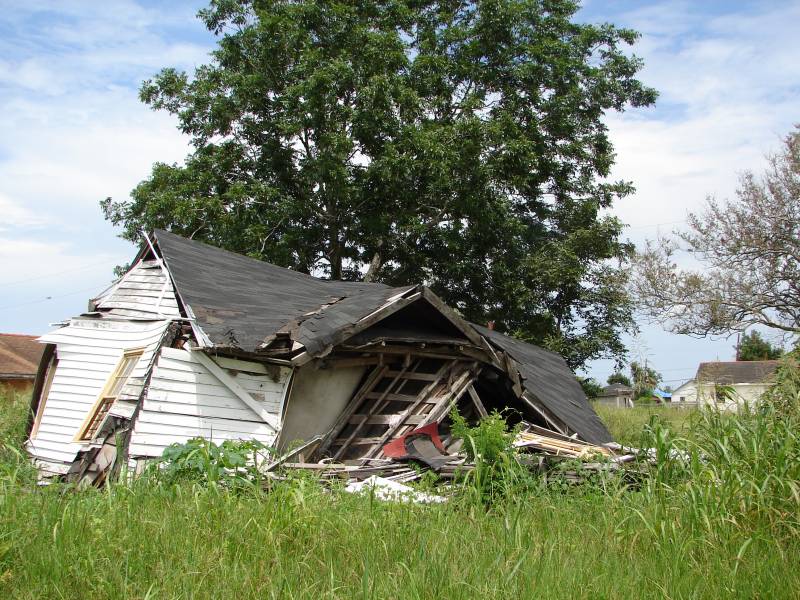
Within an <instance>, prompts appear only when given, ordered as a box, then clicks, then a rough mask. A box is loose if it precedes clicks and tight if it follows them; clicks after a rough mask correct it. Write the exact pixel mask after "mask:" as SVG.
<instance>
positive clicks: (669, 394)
mask: <svg viewBox="0 0 800 600" xmlns="http://www.w3.org/2000/svg"><path fill="white" fill-rule="evenodd" d="M653 395H654V396H658V397H659V398H672V392H666V391H664V390H662V389H659V388H656V389H654V390H653Z"/></svg>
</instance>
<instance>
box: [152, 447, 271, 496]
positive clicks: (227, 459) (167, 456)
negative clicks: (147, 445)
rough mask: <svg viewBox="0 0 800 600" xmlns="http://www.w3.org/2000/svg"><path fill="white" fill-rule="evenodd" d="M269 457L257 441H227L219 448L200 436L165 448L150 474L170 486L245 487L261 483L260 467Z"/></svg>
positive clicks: (267, 451)
mask: <svg viewBox="0 0 800 600" xmlns="http://www.w3.org/2000/svg"><path fill="white" fill-rule="evenodd" d="M269 457H270V452H269V449H268V448H267V447H266V446H264V444H262V443H261V442H258V441H257V440H236V441H234V440H226V441H224V442H222V444H219V445H217V444H215V443H214V442H211V441H209V440H206V439H204V438H199V437H198V438H192V439H190V440H189V441H187V442H186V443H184V444H178V443H176V444H172V445H171V446H169V447H167V448H166V449H164V452H163V454H162V455H161V460H160V461H159V462H157V463H155V462H154V463H153V464H152V466H151V469H150V472H149V473H150V476H151V477H155V478H156V479H159V480H160V481H164V482H167V483H176V482H181V481H189V482H195V483H208V484H218V483H219V484H224V485H233V486H235V485H246V484H251V483H254V482H258V481H260V480H261V473H260V471H259V468H258V467H259V466H260V465H263V463H264V462H265V461H266V460H268V459H269Z"/></svg>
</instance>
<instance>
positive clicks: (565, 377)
mask: <svg viewBox="0 0 800 600" xmlns="http://www.w3.org/2000/svg"><path fill="white" fill-rule="evenodd" d="M473 326H474V327H475V329H476V330H477V331H478V333H480V334H481V335H483V336H484V337H486V338H488V339H489V340H490V341H491V342H492V343H494V344H495V345H496V346H498V347H500V348H501V349H502V350H504V351H505V352H507V353H508V354H510V355H511V357H512V358H513V359H514V360H515V361H517V363H518V364H519V371H520V374H521V375H522V376H523V377H524V378H525V380H524V381H523V382H522V385H523V387H524V388H525V389H526V390H527V391H528V392H530V393H531V394H533V396H534V397H535V398H536V399H538V400H539V402H541V403H542V404H544V405H545V406H546V407H547V408H548V409H549V410H551V411H552V412H553V414H554V415H556V416H557V417H558V418H559V419H561V420H562V421H563V422H564V423H566V425H567V426H568V427H569V428H570V429H572V430H573V431H574V432H575V433H577V434H578V436H580V438H581V439H582V440H584V441H586V442H590V443H592V444H604V443H607V442H613V441H614V438H613V437H612V436H611V433H609V431H608V429H606V426H605V425H604V424H603V422H602V421H601V420H600V417H598V416H597V413H595V412H594V409H593V408H592V406H591V405H590V404H589V401H588V400H587V399H586V394H584V393H583V388H581V385H580V384H579V383H578V381H577V380H576V379H575V375H574V374H573V373H572V371H570V369H569V367H568V366H567V363H566V361H565V360H564V359H563V358H562V357H561V356H559V355H558V354H556V353H555V352H549V351H547V350H544V349H543V348H539V347H538V346H534V345H532V344H528V343H526V342H523V341H521V340H517V339H514V338H512V337H508V336H507V335H503V334H502V333H499V332H497V331H493V330H490V329H487V328H486V327H481V326H480V325H473Z"/></svg>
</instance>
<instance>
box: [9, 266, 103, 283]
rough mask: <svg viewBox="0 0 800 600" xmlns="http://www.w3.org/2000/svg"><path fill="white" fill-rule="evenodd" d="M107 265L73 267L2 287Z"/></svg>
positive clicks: (19, 280) (20, 280)
mask: <svg viewBox="0 0 800 600" xmlns="http://www.w3.org/2000/svg"><path fill="white" fill-rule="evenodd" d="M107 264H108V261H107V260H104V261H103V262H98V263H93V264H90V265H84V266H82V267H75V268H73V269H63V270H61V271H56V272H54V273H47V274H45V275H37V276H36V277H30V278H28V279H18V280H17V281H11V282H8V283H4V284H3V287H8V286H11V285H18V284H21V283H29V282H31V281H39V280H41V279H47V278H49V277H56V276H58V275H61V274H62V273H76V272H78V271H87V270H89V269H93V268H94V267H99V266H100V265H107Z"/></svg>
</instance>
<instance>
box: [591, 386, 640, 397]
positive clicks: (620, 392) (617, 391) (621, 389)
mask: <svg viewBox="0 0 800 600" xmlns="http://www.w3.org/2000/svg"><path fill="white" fill-rule="evenodd" d="M630 395H633V388H632V387H629V386H627V385H625V384H624V383H612V384H611V385H607V386H606V387H604V388H603V391H602V392H601V393H600V396H599V397H600V398H605V397H608V396H630Z"/></svg>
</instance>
